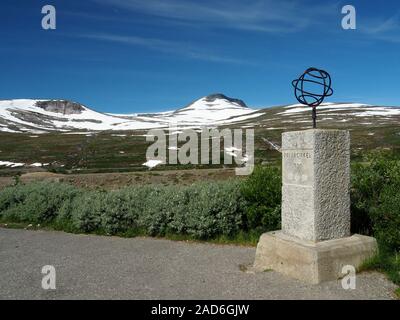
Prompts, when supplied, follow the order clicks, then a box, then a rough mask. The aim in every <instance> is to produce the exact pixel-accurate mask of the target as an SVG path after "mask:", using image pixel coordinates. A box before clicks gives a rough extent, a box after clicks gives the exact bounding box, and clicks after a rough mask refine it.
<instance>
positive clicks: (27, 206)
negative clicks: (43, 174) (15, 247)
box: [0, 182, 79, 223]
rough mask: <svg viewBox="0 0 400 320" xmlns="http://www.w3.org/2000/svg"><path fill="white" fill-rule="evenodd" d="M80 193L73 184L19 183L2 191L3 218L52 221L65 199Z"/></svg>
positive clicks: (0, 194) (18, 220)
mask: <svg viewBox="0 0 400 320" xmlns="http://www.w3.org/2000/svg"><path fill="white" fill-rule="evenodd" d="M78 193H79V190H78V189H77V188H75V187H73V186H70V185H68V184H60V183H55V182H36V183H31V184H27V185H23V184H18V185H16V186H13V187H8V188H6V189H5V190H3V191H2V192H1V193H0V210H1V215H2V218H3V219H9V220H12V221H17V222H24V221H29V222H32V223H42V222H50V221H52V220H53V219H54V218H55V217H56V216H57V214H58V210H59V209H60V207H61V206H62V204H63V203H64V201H66V200H70V199H73V198H74V197H75V196H76V195H78Z"/></svg>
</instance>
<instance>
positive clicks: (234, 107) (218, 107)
mask: <svg viewBox="0 0 400 320" xmlns="http://www.w3.org/2000/svg"><path fill="white" fill-rule="evenodd" d="M317 110H318V123H319V124H320V125H327V126H328V127H342V126H346V127H347V128H349V127H351V126H371V125H372V126H376V125H380V124H382V125H392V126H399V124H400V108H398V107H383V106H371V105H366V104H356V103H325V104H322V105H321V106H319V107H318V109H317ZM310 119H311V116H310V108H309V107H306V106H302V105H298V104H294V105H289V106H281V107H272V108H264V109H253V108H249V107H248V106H247V105H246V104H245V103H244V102H243V101H242V100H239V99H233V98H229V97H227V96H225V95H223V94H212V95H208V96H206V97H203V98H201V99H199V100H196V101H194V102H192V103H190V104H189V105H187V106H186V107H183V108H180V109H177V110H175V111H169V112H160V113H151V114H150V113H149V114H135V115H117V114H110V113H100V112H96V111H94V110H92V109H90V108H88V107H86V106H83V105H81V104H79V103H76V102H71V101H66V100H27V99H25V100H23V99H18V100H2V101H0V131H3V132H16V133H23V132H29V133H46V132H76V131H81V130H86V131H106V130H113V131H124V130H145V129H152V128H166V127H168V126H169V125H171V124H172V125H175V124H177V125H178V126H179V127H191V128H193V127H194V128H199V127H201V126H224V125H233V124H234V125H235V126H240V127H242V128H247V127H259V128H264V129H266V130H288V129H292V128H296V129H305V128H307V127H309V126H310V125H311V120H310Z"/></svg>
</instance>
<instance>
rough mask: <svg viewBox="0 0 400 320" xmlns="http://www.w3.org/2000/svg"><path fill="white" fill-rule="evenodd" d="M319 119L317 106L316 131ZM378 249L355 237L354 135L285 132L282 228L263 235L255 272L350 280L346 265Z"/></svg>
mask: <svg viewBox="0 0 400 320" xmlns="http://www.w3.org/2000/svg"><path fill="white" fill-rule="evenodd" d="M309 70H310V69H309ZM315 70H317V69H315ZM323 72H325V71H323ZM321 76H323V74H322V73H321ZM329 79H330V78H329ZM296 84H297V83H296ZM322 100H323V99H320V101H319V103H320V102H322ZM315 118H316V112H315V105H313V120H314V121H313V124H314V125H313V127H314V128H315V127H316V122H315ZM376 250H377V244H376V240H375V239H374V238H372V237H367V236H362V235H351V234H350V134H349V131H346V130H321V129H310V130H304V131H293V132H284V133H283V134H282V230H279V231H273V232H268V233H264V234H263V235H262V236H261V237H260V240H259V242H258V245H257V251H256V258H255V262H254V268H255V270H256V271H264V270H266V269H273V270H276V271H278V272H281V273H283V274H286V275H288V276H291V277H294V278H297V279H300V280H304V281H307V282H311V283H315V284H317V283H320V282H323V281H328V280H335V279H338V278H340V277H343V276H345V274H343V273H342V268H343V267H344V266H346V265H351V266H354V267H355V268H357V267H359V266H360V264H361V263H362V262H363V261H364V260H365V259H367V258H369V257H371V256H372V255H374V253H375V252H376Z"/></svg>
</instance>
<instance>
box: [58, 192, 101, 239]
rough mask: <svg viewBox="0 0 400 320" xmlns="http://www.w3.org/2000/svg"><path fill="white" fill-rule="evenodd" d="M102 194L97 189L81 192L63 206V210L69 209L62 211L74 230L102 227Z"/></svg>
mask: <svg viewBox="0 0 400 320" xmlns="http://www.w3.org/2000/svg"><path fill="white" fill-rule="evenodd" d="M104 196H105V193H103V192H99V191H89V192H84V193H82V194H81V195H80V196H79V197H76V198H75V199H73V200H72V202H71V203H70V204H69V205H68V206H63V210H70V211H69V212H63V217H64V219H65V218H66V217H69V219H70V222H71V225H72V227H73V229H74V230H76V231H84V232H93V231H98V230H99V229H100V228H101V227H102V216H103V213H104V207H105V206H104V203H105V201H104ZM67 219H68V218H67ZM69 219H68V220H69Z"/></svg>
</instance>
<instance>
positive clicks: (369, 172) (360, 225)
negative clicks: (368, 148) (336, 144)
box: [351, 153, 400, 242]
mask: <svg viewBox="0 0 400 320" xmlns="http://www.w3.org/2000/svg"><path fill="white" fill-rule="evenodd" d="M398 186H400V162H399V161H398V160H396V159H392V158H391V157H390V156H387V155H384V154H380V153H378V154H372V155H369V156H368V157H366V159H365V162H364V163H358V164H355V165H354V166H353V168H352V189H351V212H352V231H353V232H355V233H362V234H367V235H377V234H378V233H379V234H380V235H382V237H384V236H385V234H386V236H387V237H393V236H394V237H396V236H397V235H396V234H393V233H390V234H389V233H386V232H381V231H380V230H384V229H385V228H390V226H394V228H396V227H397V225H396V221H398V220H396V217H398V216H399V207H396V200H395V199H399V198H398V195H397V194H396V189H397V190H399V189H398ZM389 217H390V219H391V220H392V222H389V221H388V218H389ZM397 219H398V218H397ZM382 241H384V242H386V240H383V239H382ZM387 241H389V242H393V241H394V240H393V239H392V240H387ZM399 241H400V237H399Z"/></svg>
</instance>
